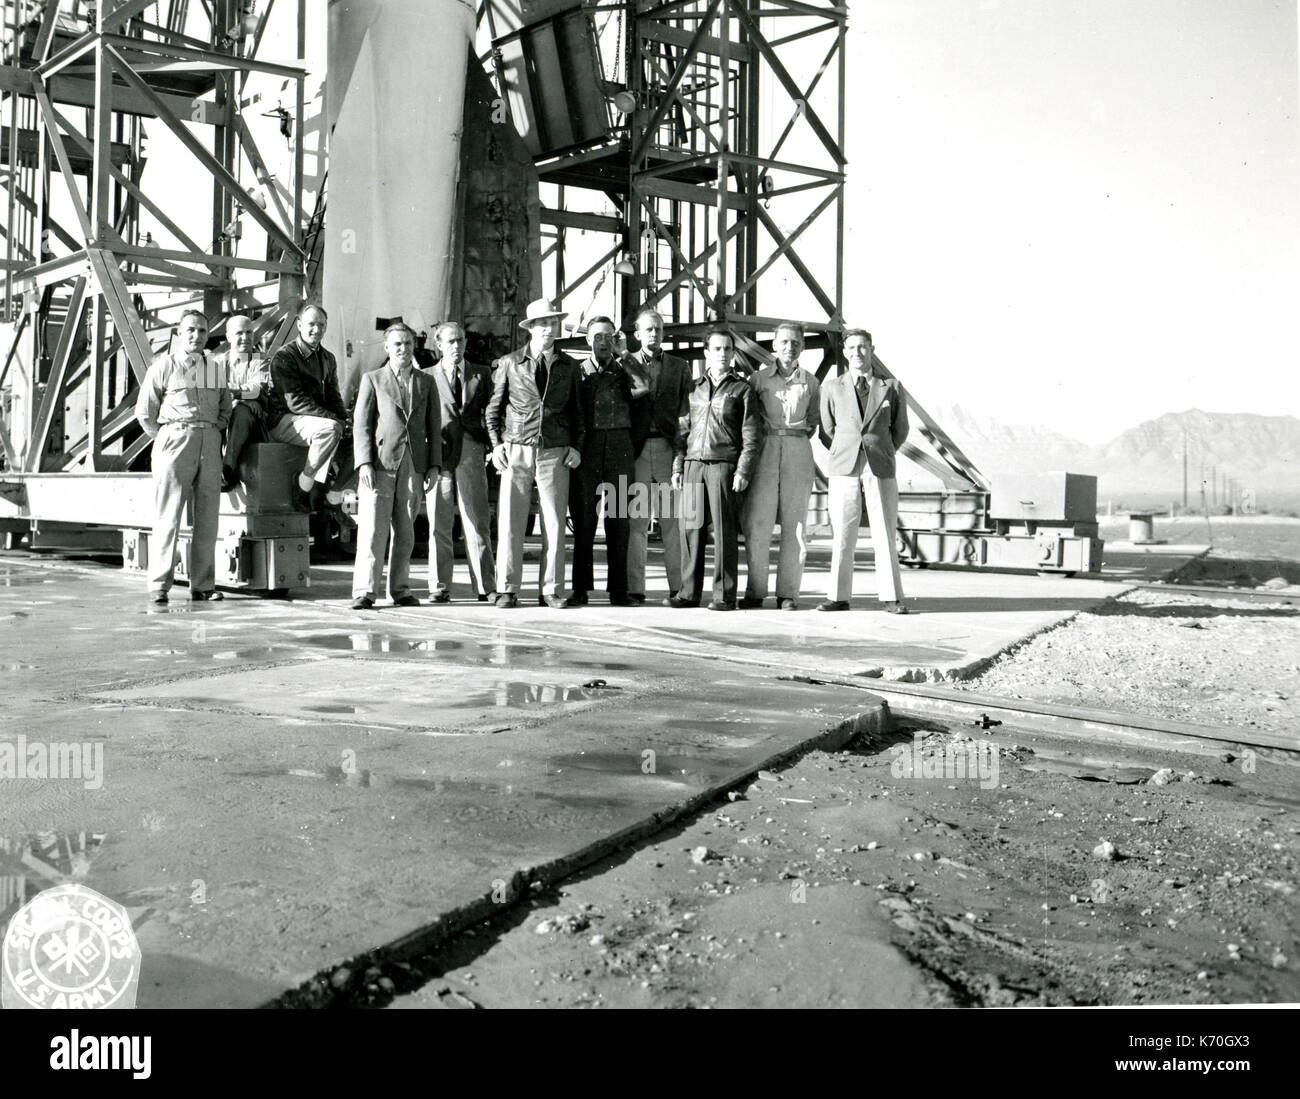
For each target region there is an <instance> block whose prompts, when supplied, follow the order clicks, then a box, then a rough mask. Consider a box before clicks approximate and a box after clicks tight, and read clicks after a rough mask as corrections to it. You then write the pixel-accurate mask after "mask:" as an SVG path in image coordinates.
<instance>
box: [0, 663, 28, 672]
mask: <svg viewBox="0 0 1300 1099" xmlns="http://www.w3.org/2000/svg"><path fill="white" fill-rule="evenodd" d="M35 667H36V665H35V664H0V672H25V671H30V670H31V669H33V668H35Z"/></svg>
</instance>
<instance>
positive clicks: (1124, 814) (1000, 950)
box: [283, 558, 1300, 1008]
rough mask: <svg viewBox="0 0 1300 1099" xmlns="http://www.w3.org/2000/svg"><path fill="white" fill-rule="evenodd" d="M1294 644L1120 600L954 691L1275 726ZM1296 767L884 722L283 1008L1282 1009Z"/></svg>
mask: <svg viewBox="0 0 1300 1099" xmlns="http://www.w3.org/2000/svg"><path fill="white" fill-rule="evenodd" d="M1190 571H1191V572H1193V573H1194V574H1195V577H1194V579H1193V578H1189V576H1188V575H1187V574H1184V576H1183V577H1182V579H1183V580H1184V582H1190V583H1200V584H1223V583H1226V582H1228V580H1229V578H1230V577H1232V576H1237V577H1239V578H1240V580H1239V582H1240V583H1242V585H1243V586H1249V587H1257V586H1259V585H1260V584H1261V583H1262V582H1263V581H1264V580H1267V579H1270V578H1271V577H1272V576H1274V575H1278V574H1279V571H1280V570H1274V569H1273V568H1272V567H1271V566H1270V565H1268V564H1266V565H1265V566H1264V567H1263V571H1265V572H1268V575H1267V576H1262V577H1261V576H1259V575H1257V573H1258V572H1259V571H1260V570H1258V569H1255V567H1254V565H1253V564H1249V563H1248V564H1246V565H1245V566H1243V565H1242V564H1241V562H1240V561H1233V560H1227V561H1219V560H1215V559H1213V558H1211V559H1208V560H1207V561H1206V562H1202V563H1199V564H1198V565H1197V567H1196V568H1195V569H1194V570H1190ZM1284 575H1285V577H1286V579H1288V580H1293V579H1300V577H1296V576H1293V575H1292V574H1291V573H1286V574H1284ZM1295 590H1296V589H1293V588H1288V589H1287V590H1286V592H1287V593H1288V594H1289V593H1290V592H1292V591H1295ZM1298 654H1300V608H1296V607H1294V606H1291V605H1288V604H1285V603H1276V604H1274V603H1259V602H1248V601H1245V600H1242V599H1233V598H1230V597H1217V596H1216V597H1212V598H1206V597H1205V596H1202V595H1196V594H1185V595H1180V594H1176V593H1163V592H1162V593H1150V592H1136V593H1133V594H1132V595H1130V596H1127V597H1125V598H1123V599H1120V600H1117V601H1115V602H1113V603H1111V604H1108V605H1106V606H1103V607H1101V608H1099V609H1098V610H1097V611H1094V612H1085V613H1082V614H1080V615H1077V616H1076V617H1075V618H1074V619H1073V620H1071V621H1069V622H1067V623H1065V624H1064V625H1062V626H1060V627H1058V628H1056V629H1054V630H1051V631H1049V632H1047V633H1045V634H1043V635H1041V636H1039V637H1038V638H1035V639H1033V640H1031V641H1029V642H1027V643H1026V644H1024V645H1022V646H1020V647H1019V648H1018V649H1017V650H1015V651H1014V652H1012V653H1010V654H1008V655H1006V656H1004V657H1003V658H1002V659H1000V660H999V661H998V662H997V663H996V664H995V665H993V666H992V667H991V668H990V669H989V670H988V671H987V672H985V673H984V675H982V676H981V677H979V678H978V679H975V680H972V681H969V682H968V684H965V685H967V686H969V687H971V688H972V689H974V690H978V691H980V692H984V693H990V694H1001V695H1015V696H1018V697H1024V698H1035V699H1045V700H1046V699H1051V700H1056V701H1063V702H1074V703H1078V704H1082V705H1087V706H1095V707H1101V708H1108V709H1119V710H1127V711H1130V712H1133V713H1140V714H1152V715H1157V716H1161V717H1167V718H1173V719H1178V720H1185V721H1192V722H1197V723H1202V724H1220V725H1229V726H1243V727H1253V728H1257V729H1267V730H1270V731H1273V732H1281V733H1287V734H1291V735H1296V734H1298V733H1300V720H1298V719H1300V666H1297V659H1300V656H1298ZM976 738H991V739H976ZM1297 739H1298V740H1300V736H1298V737H1297ZM1297 777H1300V764H1295V763H1285V762H1281V761H1280V760H1279V759H1277V758H1276V757H1275V756H1272V755H1270V754H1269V753H1267V752H1264V753H1260V754H1259V755H1258V756H1257V755H1256V754H1254V753H1250V752H1246V753H1243V755H1242V756H1241V757H1238V756H1234V755H1233V754H1231V753H1226V752H1225V753H1223V754H1221V755H1220V756H1218V757H1217V758H1216V757H1206V756H1195V757H1193V756H1181V755H1178V754H1176V753H1172V752H1167V751H1165V752H1161V751H1154V750H1145V749H1141V750H1140V749H1117V748H1113V747H1100V746H1097V745H1089V744H1085V743H1079V742H1064V741H1059V740H1053V739H1049V738H1045V737H1041V736H1037V735H1035V734H1032V733H1027V732H1025V731H1018V730H1016V729H1014V728H1010V727H1005V726H1004V727H1000V728H998V729H996V730H995V731H994V732H993V733H992V734H990V733H985V732H983V731H981V730H980V729H978V728H973V727H961V726H958V725H955V724H954V725H945V724H943V723H929V724H926V725H925V726H915V725H913V726H902V727H899V728H897V729H896V730H895V731H894V732H891V733H890V734H888V735H885V736H883V737H877V738H875V739H871V740H862V741H859V742H856V743H854V744H853V745H851V746H850V747H849V748H848V749H847V750H845V751H841V752H836V753H822V752H814V753H810V754H808V755H806V756H804V757H803V758H802V759H800V760H798V761H796V762H795V763H793V764H792V765H791V766H789V767H788V768H786V769H785V770H783V771H781V772H780V773H767V772H764V773H762V774H760V776H759V778H758V779H757V780H756V781H755V782H754V783H752V785H750V786H749V787H747V788H746V789H744V790H737V791H732V792H731V793H729V794H728V795H727V797H726V799H725V800H720V801H719V802H718V803H717V804H716V805H715V806H714V807H713V808H712V809H711V810H710V811H707V812H705V813H703V814H701V815H700V816H699V817H697V818H696V819H694V820H693V821H691V822H689V823H686V824H684V825H679V826H677V827H675V828H673V829H671V830H669V831H668V832H665V833H664V834H662V835H661V836H659V837H658V838H657V841H656V842H654V843H653V844H650V845H645V846H641V847H639V848H636V849H628V850H625V851H622V852H619V853H616V854H615V855H613V856H611V857H609V858H607V859H605V860H603V861H602V862H600V863H598V864H596V865H594V866H591V867H589V868H588V869H587V870H586V871H584V872H583V873H581V874H580V875H578V876H577V877H575V878H573V879H570V880H569V881H568V882H567V883H566V884H565V885H564V886H563V887H561V888H559V889H558V890H550V891H548V892H545V893H540V894H536V895H534V896H532V897H530V898H528V899H527V900H526V901H525V902H523V903H521V904H518V905H515V906H513V907H511V908H507V909H504V910H503V912H502V914H501V915H500V916H499V917H497V918H496V919H495V920H492V921H490V922H488V923H486V924H484V925H481V926H480V927H477V928H474V929H472V930H471V931H470V932H468V933H466V934H463V935H461V936H459V937H458V938H457V939H455V940H453V941H452V942H451V943H449V944H448V945H447V946H446V947H445V948H444V949H443V950H442V951H441V952H440V953H439V954H437V955H436V956H431V957H425V958H422V959H419V960H416V961H414V962H405V963H400V964H396V963H380V964H377V965H373V966H370V965H368V964H361V965H352V966H349V967H344V968H341V969H340V970H337V971H335V972H334V973H333V974H329V975H325V976H323V977H321V978H319V979H318V981H317V982H316V984H315V985H314V986H313V987H311V988H308V989H306V990H302V991H300V992H295V993H293V994H290V995H289V996H288V997H286V998H285V1000H284V1001H283V1002H285V1003H286V1004H294V1005H303V1004H314V1005H322V1004H326V1003H331V1004H347V1005H353V1006H374V1007H399V1008H400V1007H446V1008H473V1007H525V1006H546V1007H590V1008H596V1007H696V1008H703V1007H914V1006H931V1005H937V1006H1004V1005H1017V1004H1046V1005H1070V1004H1077V1005H1103V1004H1229V1003H1277V1002H1295V1001H1300V968H1298V965H1297V962H1298V961H1300V959H1298V958H1297V957H1296V955H1297V953H1298V951H1297V947H1296V944H1297V942H1300V916H1298V915H1297V912H1298V911H1300V910H1298V908H1297V905H1296V897H1295V890H1296V881H1297V853H1298V850H1300V815H1298V812H1297V811H1298V809H1300V783H1298V782H1297Z"/></svg>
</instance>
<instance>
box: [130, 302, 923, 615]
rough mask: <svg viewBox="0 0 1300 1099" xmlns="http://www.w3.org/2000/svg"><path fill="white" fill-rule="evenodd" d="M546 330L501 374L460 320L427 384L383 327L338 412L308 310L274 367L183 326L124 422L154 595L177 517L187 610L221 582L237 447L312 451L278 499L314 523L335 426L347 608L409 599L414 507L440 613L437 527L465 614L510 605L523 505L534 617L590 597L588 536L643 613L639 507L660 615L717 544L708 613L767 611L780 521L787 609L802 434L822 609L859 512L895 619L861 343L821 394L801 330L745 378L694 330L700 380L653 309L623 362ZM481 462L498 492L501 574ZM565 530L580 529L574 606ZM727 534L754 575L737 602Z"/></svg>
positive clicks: (444, 566) (851, 334) (411, 355)
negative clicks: (660, 564)
mask: <svg viewBox="0 0 1300 1099" xmlns="http://www.w3.org/2000/svg"><path fill="white" fill-rule="evenodd" d="M563 316H564V313H563V311H561V310H560V309H558V308H556V306H555V305H553V304H552V303H549V302H547V301H545V300H541V301H537V302H533V303H532V304H530V305H529V307H528V310H527V315H526V316H525V319H524V320H523V321H522V322H521V323H520V327H521V328H524V329H525V330H526V331H527V333H528V342H527V343H526V344H525V345H524V346H523V347H520V348H519V349H518V350H516V351H514V352H512V353H510V354H508V355H505V356H503V357H502V358H500V359H498V360H497V361H496V362H495V363H494V364H493V367H492V369H491V371H489V370H488V369H487V368H486V367H484V366H481V365H477V364H473V363H470V362H468V361H467V360H466V358H465V345H466V338H465V331H464V329H463V328H462V327H461V326H460V325H459V324H457V323H455V322H448V323H445V324H442V325H440V326H439V327H438V328H437V329H436V330H435V332H434V339H435V344H436V348H437V360H436V362H435V363H434V364H433V365H431V366H427V367H424V368H422V367H421V366H420V365H419V364H418V363H417V353H418V352H417V346H416V340H417V338H416V334H415V332H413V331H412V329H410V328H409V327H408V326H407V325H405V324H404V323H402V322H400V321H399V322H397V323H394V324H392V325H390V326H389V328H388V329H387V331H386V332H385V334H384V348H385V353H386V360H385V362H384V363H383V364H382V365H381V366H379V367H378V368H376V369H374V370H371V371H369V372H368V373H366V374H364V375H362V377H361V381H360V387H359V390H358V393H357V398H356V402H355V405H354V408H353V410H352V413H351V415H350V416H349V414H348V412H347V409H346V407H345V405H344V402H343V399H342V396H341V394H340V390H339V382H338V369H337V364H336V362H335V360H334V357H333V356H332V355H331V354H330V352H328V351H327V350H325V348H324V347H323V346H322V343H321V341H322V338H323V336H324V334H325V330H326V326H327V324H328V318H327V316H326V314H325V311H324V310H323V309H322V308H321V307H319V306H317V305H314V304H308V305H305V306H303V307H302V309H301V310H300V312H299V314H298V318H297V336H296V338H295V339H294V340H293V341H291V342H290V343H288V344H286V345H285V346H284V347H282V348H280V350H278V351H277V352H276V353H275V354H274V355H273V356H272V357H271V358H270V360H269V361H267V360H265V359H264V358H263V357H261V356H260V355H258V354H257V353H256V352H255V350H254V341H253V325H252V322H251V321H250V320H249V318H247V317H242V316H235V317H231V318H230V319H229V320H228V321H227V324H226V335H227V338H228V340H229V343H230V349H229V351H228V352H226V353H225V354H224V355H220V356H213V355H209V354H207V353H205V351H204V347H205V346H206V343H207V334H208V332H207V321H206V318H205V317H204V316H203V315H202V314H200V313H198V312H196V311H190V312H187V313H185V314H184V315H183V316H182V317H181V320H180V323H179V324H178V329H177V337H176V339H175V341H174V344H173V350H172V351H171V352H169V353H168V354H166V355H163V356H160V357H159V358H158V359H157V360H156V361H155V362H154V364H153V365H152V366H151V368H150V370H149V372H148V375H147V376H146V378H145V382H144V385H143V387H142V389H141V393H140V397H139V400H138V403H137V410H136V412H137V417H138V419H139V420H140V422H141V424H142V425H143V426H144V429H145V431H146V432H147V433H148V434H149V435H150V437H151V438H153V439H154V450H153V469H154V478H155V495H156V503H157V524H156V527H155V533H154V541H153V551H152V556H151V564H150V568H149V588H150V592H151V598H152V599H153V600H154V601H155V602H159V603H165V602H166V601H167V591H168V589H169V588H170V587H171V585H172V578H173V568H174V559H175V548H176V541H177V535H178V532H179V529H180V523H181V519H182V517H183V513H184V508H185V505H186V504H187V503H189V504H190V505H191V507H192V513H193V520H192V523H193V533H192V542H191V561H190V590H191V598H193V599H196V600H204V599H220V598H221V593H220V592H218V591H217V590H216V585H215V570H214V547H215V538H216V528H217V514H218V510H219V504H220V493H221V492H222V491H232V490H233V489H235V488H236V487H237V486H238V484H239V478H240V461H241V456H242V454H243V451H244V449H245V448H246V447H247V446H248V445H249V443H250V442H253V441H261V440H269V441H274V442H284V443H293V444H297V445H300V446H305V447H306V448H307V458H306V462H305V464H304V466H303V468H302V470H301V472H299V473H298V474H297V476H296V480H295V482H294V484H293V486H292V489H293V499H294V504H295V506H297V507H299V508H301V509H303V510H307V511H310V510H311V509H312V508H313V507H314V506H315V500H314V497H313V495H312V494H313V492H314V491H316V490H317V486H318V485H319V486H321V488H322V489H323V488H324V486H325V485H326V484H327V483H328V481H329V476H330V469H331V463H332V462H333V460H334V458H335V455H336V452H338V450H339V447H340V444H341V442H342V440H343V439H344V437H345V435H346V434H347V433H348V428H349V426H350V430H351V437H352V458H353V463H354V464H355V468H356V471H357V494H358V512H357V553H356V560H355V565H354V570H353V584H352V597H353V601H352V606H353V608H354V609H357V610H364V609H368V608H371V607H374V606H375V604H376V602H377V601H378V599H379V597H380V593H381V592H382V591H384V590H385V583H384V581H385V573H387V585H386V590H387V595H388V597H389V599H391V600H392V602H393V603H394V604H396V605H398V606H414V605H418V603H419V599H418V598H417V597H416V595H414V594H413V592H412V590H411V577H410V560H411V552H412V548H413V545H414V540H415V539H414V531H415V521H416V518H417V517H418V515H419V512H420V508H421V504H423V505H424V507H425V510H426V512H427V515H428V519H429V573H428V576H429V598H430V600H431V601H432V602H435V603H445V602H448V601H450V599H451V581H452V567H453V556H452V553H453V550H452V530H453V525H454V522H455V518H456V516H457V515H459V516H460V519H461V525H462V528H463V531H464V536H465V543H466V550H467V555H468V558H469V567H470V577H471V581H472V584H473V588H474V592H475V594H476V595H477V597H478V599H479V600H480V601H485V602H486V601H490V602H493V603H495V605H496V606H498V607H502V608H510V607H516V606H518V605H519V598H520V596H521V594H522V590H521V589H522V580H523V575H522V574H523V547H524V534H525V530H526V528H527V526H528V523H529V518H530V512H531V502H532V496H533V490H534V489H536V492H537V498H538V502H539V505H540V508H539V510H540V514H541V524H542V552H541V559H540V564H539V598H538V601H539V603H540V604H542V605H545V606H550V607H556V608H560V607H567V606H582V605H585V604H587V603H588V601H589V599H590V595H591V592H592V590H593V589H594V587H595V576H594V544H595V536H596V530H597V527H598V524H599V522H600V521H601V519H602V518H603V522H604V529H605V544H606V556H607V573H606V589H607V592H608V597H609V601H610V603H611V604H612V605H615V606H630V605H635V604H641V603H644V602H645V599H646V556H647V543H648V531H649V523H650V518H651V515H652V512H653V514H655V516H656V517H657V519H658V521H659V524H660V531H661V534H662V538H663V546H664V554H663V556H664V569H665V573H666V577H667V581H668V586H669V592H670V594H669V596H668V597H667V598H666V599H664V600H663V603H664V605H665V606H670V607H675V608H684V607H698V606H700V605H701V604H702V602H703V594H704V580H705V572H706V560H705V545H706V537H707V533H708V530H709V528H710V527H711V528H712V531H713V542H714V568H713V588H712V599H711V602H710V603H709V604H708V607H709V609H711V610H717V611H724V610H733V609H736V608H737V607H738V606H739V607H741V608H757V607H761V606H763V605H764V601H765V600H766V598H767V596H768V587H769V574H770V571H771V541H772V536H773V532H774V529H775V527H776V525H777V524H778V523H779V524H780V527H781V538H780V547H779V550H778V556H777V567H776V584H775V588H776V591H775V597H776V605H777V606H778V607H780V608H781V609H783V610H795V609H797V608H798V598H799V594H800V590H801V587H802V580H803V568H804V562H805V558H806V554H807V543H806V538H805V525H806V519H807V512H808V504H809V499H810V496H811V493H812V487H813V480H814V471H815V467H814V461H813V449H812V440H813V439H814V438H815V437H816V436H817V435H818V434H819V432H820V433H821V435H822V437H823V439H825V440H826V441H827V446H828V451H829V469H828V475H829V477H828V479H829V489H830V492H829V511H830V517H831V523H832V528H833V532H834V542H833V549H832V562H831V581H830V587H829V591H828V593H827V598H826V600H825V601H823V602H821V603H820V604H819V605H818V609H819V610H823V611H837V610H847V609H848V607H849V599H850V596H851V591H852V577H853V554H854V547H855V545H856V541H857V534H858V527H859V523H860V519H861V507H862V502H863V500H864V499H865V501H866V506H867V512H868V516H869V521H870V526H871V531H872V536H873V541H874V544H875V551H876V575H877V579H878V595H879V598H880V600H881V601H882V602H883V603H884V604H885V605H886V608H887V609H888V610H890V611H893V612H895V613H906V607H905V605H904V603H903V594H902V583H901V578H900V576H899V568H898V556H897V549H896V545H895V540H894V529H895V527H896V525H897V482H896V479H895V458H894V455H895V452H896V450H897V448H898V447H899V446H900V445H901V444H902V442H903V440H904V439H905V438H906V436H907V431H908V424H907V410H906V403H905V398H904V395H903V392H902V390H901V388H900V386H899V384H898V383H897V381H895V380H894V379H892V378H889V377H886V376H884V375H882V374H878V373H877V372H876V371H875V370H874V368H873V348H872V341H871V335H870V334H869V333H868V332H866V331H864V330H862V329H851V330H849V331H848V332H846V333H845V339H844V350H845V357H846V358H847V360H848V365H849V370H848V372H847V373H844V374H841V375H839V376H838V377H835V378H833V379H832V380H830V381H828V382H827V383H826V384H825V385H824V386H822V385H819V383H818V380H817V378H816V376H815V375H814V374H812V373H811V372H809V371H807V370H805V369H804V368H803V367H801V366H800V364H799V360H800V356H801V354H802V352H803V347H804V333H803V329H802V328H801V326H799V325H798V324H794V323H789V324H781V325H780V326H779V327H778V328H777V330H776V333H775V337H774V340H773V351H774V356H775V361H774V362H773V363H771V364H769V365H767V366H765V367H763V368H762V369H760V370H758V371H756V372H753V373H747V372H742V369H741V367H740V366H739V365H738V363H737V359H736V354H735V346H734V342H733V338H732V336H731V334H730V332H728V331H727V330H726V329H725V328H721V327H718V328H714V329H711V330H710V331H709V332H708V334H707V336H706V340H705V348H704V360H705V361H704V370H703V371H702V372H700V373H699V374H698V376H693V374H692V370H691V368H690V365H689V364H688V363H687V362H686V361H684V360H682V359H680V358H677V357H676V356H673V355H670V354H667V353H666V352H664V350H663V347H662V343H663V334H664V324H663V319H662V317H661V316H660V315H659V314H658V313H657V312H655V311H654V310H653V309H645V310H642V312H641V313H640V314H639V315H638V316H637V317H636V319H635V324H634V334H635V337H636V340H637V343H638V345H639V348H638V350H637V351H635V352H632V353H627V352H625V351H621V350H620V348H619V335H620V334H619V332H618V329H617V326H616V325H615V324H614V322H613V321H612V320H611V319H610V318H608V317H604V316H600V317H594V318H592V319H591V320H589V321H588V323H587V326H586V337H587V343H588V347H589V349H590V354H589V356H588V357H587V358H586V360H585V361H579V360H578V359H575V358H573V357H571V356H569V355H567V354H565V353H564V352H562V351H560V350H559V349H558V348H557V347H556V340H557V338H558V337H559V335H560V326H561V320H562V318H563ZM420 357H421V359H423V358H424V356H420ZM223 431H224V432H225V436H226V438H225V447H224V451H223V449H222V444H221V433H222V432H223ZM488 461H490V462H491V463H492V465H493V467H494V468H495V469H496V470H497V472H498V473H499V474H500V496H499V503H498V538H497V545H496V554H495V559H494V554H493V548H492V539H491V528H490V520H489V506H488V479H487V462H488ZM343 473H344V474H345V475H346V474H348V473H350V468H349V469H348V470H344V471H343ZM328 495H329V496H330V498H331V499H336V495H335V494H334V493H329V494H328ZM652 501H653V505H652ZM566 514H568V515H569V516H571V518H572V521H573V530H574V550H573V562H572V570H571V574H570V584H569V594H568V595H567V596H566V595H565V594H564V592H565V585H564V558H565V517H566ZM742 532H743V533H744V536H745V551H746V557H747V565H748V568H747V578H748V580H747V585H746V589H745V592H744V594H743V596H740V597H739V598H738V596H739V592H738V573H739V536H740V534H741V533H742ZM386 548H387V553H385V549H386ZM385 559H387V560H385ZM385 564H386V565H387V567H386V568H385Z"/></svg>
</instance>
